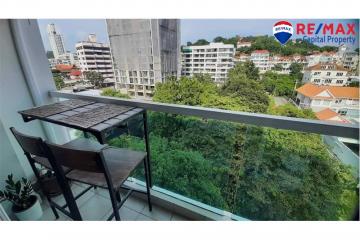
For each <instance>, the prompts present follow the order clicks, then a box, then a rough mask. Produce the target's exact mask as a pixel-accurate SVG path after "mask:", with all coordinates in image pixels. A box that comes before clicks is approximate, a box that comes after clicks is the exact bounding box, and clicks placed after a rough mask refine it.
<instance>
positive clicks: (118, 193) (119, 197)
mask: <svg viewBox="0 0 360 240" xmlns="http://www.w3.org/2000/svg"><path fill="white" fill-rule="evenodd" d="M115 196H116V200H117V201H118V202H121V196H120V188H119V189H117V190H116V192H115Z"/></svg>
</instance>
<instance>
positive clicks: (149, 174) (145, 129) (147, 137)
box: [143, 110, 153, 187]
mask: <svg viewBox="0 0 360 240" xmlns="http://www.w3.org/2000/svg"><path fill="white" fill-rule="evenodd" d="M143 122H144V139H145V147H146V163H147V166H148V167H147V170H148V174H147V175H148V178H149V183H150V187H152V186H153V184H152V179H151V168H150V159H151V158H150V145H149V130H148V121H147V112H146V110H145V111H144V112H143ZM145 170H146V169H145Z"/></svg>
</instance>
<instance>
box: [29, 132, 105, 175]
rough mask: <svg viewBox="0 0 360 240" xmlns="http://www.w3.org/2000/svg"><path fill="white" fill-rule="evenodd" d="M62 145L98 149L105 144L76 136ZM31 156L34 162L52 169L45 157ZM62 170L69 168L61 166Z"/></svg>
mask: <svg viewBox="0 0 360 240" xmlns="http://www.w3.org/2000/svg"><path fill="white" fill-rule="evenodd" d="M62 146H65V147H70V148H75V149H83V150H93V151H100V150H101V149H102V148H103V147H104V146H105V145H101V144H100V143H98V142H95V141H91V140H89V139H85V138H78V139H75V140H72V141H70V142H68V143H65V144H63V145H62ZM33 158H34V161H35V162H36V163H38V164H41V165H43V166H44V167H46V168H47V169H49V170H52V167H51V165H50V162H49V160H48V159H47V158H45V157H39V156H34V157H33ZM63 170H64V172H65V173H67V172H69V171H70V170H71V169H69V168H67V167H63Z"/></svg>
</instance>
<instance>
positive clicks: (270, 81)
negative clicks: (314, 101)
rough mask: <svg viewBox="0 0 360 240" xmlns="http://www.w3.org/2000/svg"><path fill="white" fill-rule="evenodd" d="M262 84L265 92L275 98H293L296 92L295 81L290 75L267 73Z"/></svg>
mask: <svg viewBox="0 0 360 240" xmlns="http://www.w3.org/2000/svg"><path fill="white" fill-rule="evenodd" d="M261 84H262V85H263V86H264V88H265V90H266V91H267V92H268V93H270V94H272V95H274V96H287V97H291V96H293V95H294V91H295V80H294V78H293V77H291V76H290V75H285V74H277V73H275V72H266V73H265V74H264V76H263V79H262V81H261Z"/></svg>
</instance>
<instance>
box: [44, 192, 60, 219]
mask: <svg viewBox="0 0 360 240" xmlns="http://www.w3.org/2000/svg"><path fill="white" fill-rule="evenodd" d="M46 198H47V200H48V202H49V204H50V207H51V210H52V211H53V213H54V215H55V219H59V214H58V212H57V211H56V208H55V207H54V206H53V205H52V204H51V198H50V197H49V196H46Z"/></svg>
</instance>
